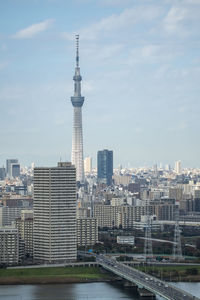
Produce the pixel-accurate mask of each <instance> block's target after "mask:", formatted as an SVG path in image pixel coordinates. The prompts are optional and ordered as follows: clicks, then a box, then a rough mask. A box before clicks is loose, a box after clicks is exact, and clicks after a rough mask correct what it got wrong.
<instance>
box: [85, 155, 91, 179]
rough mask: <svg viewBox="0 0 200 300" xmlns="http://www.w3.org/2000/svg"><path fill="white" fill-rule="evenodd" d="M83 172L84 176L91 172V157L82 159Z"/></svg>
mask: <svg viewBox="0 0 200 300" xmlns="http://www.w3.org/2000/svg"><path fill="white" fill-rule="evenodd" d="M84 171H85V174H86V175H87V174H90V173H91V172H92V157H86V158H85V159H84Z"/></svg>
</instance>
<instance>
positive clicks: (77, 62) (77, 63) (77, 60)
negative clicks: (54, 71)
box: [76, 34, 79, 67]
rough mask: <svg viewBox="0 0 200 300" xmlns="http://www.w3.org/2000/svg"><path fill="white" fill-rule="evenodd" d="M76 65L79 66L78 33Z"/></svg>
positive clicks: (77, 36)
mask: <svg viewBox="0 0 200 300" xmlns="http://www.w3.org/2000/svg"><path fill="white" fill-rule="evenodd" d="M76 66H77V67H79V34H77V35H76Z"/></svg>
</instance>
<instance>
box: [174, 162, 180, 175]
mask: <svg viewBox="0 0 200 300" xmlns="http://www.w3.org/2000/svg"><path fill="white" fill-rule="evenodd" d="M175 172H176V173H177V174H181V161H180V160H178V161H176V162H175Z"/></svg>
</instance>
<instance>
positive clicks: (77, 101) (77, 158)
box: [71, 35, 84, 183]
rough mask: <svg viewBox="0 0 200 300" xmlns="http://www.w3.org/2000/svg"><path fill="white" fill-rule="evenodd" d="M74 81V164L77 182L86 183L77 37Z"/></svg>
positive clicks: (72, 98)
mask: <svg viewBox="0 0 200 300" xmlns="http://www.w3.org/2000/svg"><path fill="white" fill-rule="evenodd" d="M73 80H74V96H73V97H71V102H72V105H73V107H74V120H73V134H72V157H71V160H72V164H73V165H75V167H76V180H77V181H79V182H80V183H83V182H84V164H83V132H82V106H83V102H84V97H82V96H81V80H82V77H81V75H80V67H79V36H78V35H77V36H76V68H75V75H74V77H73Z"/></svg>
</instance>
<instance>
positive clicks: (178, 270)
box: [139, 265, 200, 282]
mask: <svg viewBox="0 0 200 300" xmlns="http://www.w3.org/2000/svg"><path fill="white" fill-rule="evenodd" d="M139 270H140V271H142V272H146V273H148V274H150V275H152V276H155V277H157V278H160V279H163V280H165V281H173V282H180V281H182V282H200V266H198V265H197V266H186V265H184V266H177V265H174V266H173V265H170V266H155V265H154V266H153V265H152V266H142V267H139Z"/></svg>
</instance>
